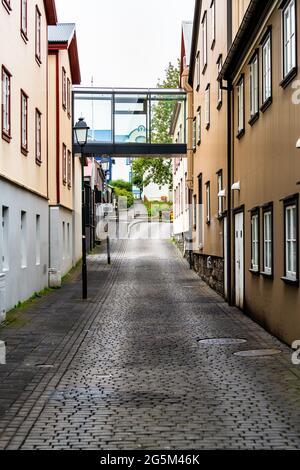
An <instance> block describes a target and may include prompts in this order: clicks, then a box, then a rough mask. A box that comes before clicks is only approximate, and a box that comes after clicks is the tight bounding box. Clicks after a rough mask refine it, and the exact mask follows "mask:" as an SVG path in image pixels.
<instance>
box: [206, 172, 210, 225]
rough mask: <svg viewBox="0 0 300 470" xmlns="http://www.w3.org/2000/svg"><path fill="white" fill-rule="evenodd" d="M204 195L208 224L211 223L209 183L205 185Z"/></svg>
mask: <svg viewBox="0 0 300 470" xmlns="http://www.w3.org/2000/svg"><path fill="white" fill-rule="evenodd" d="M205 193H206V223H207V224H210V221H211V204H210V181H208V182H207V183H206V185H205Z"/></svg>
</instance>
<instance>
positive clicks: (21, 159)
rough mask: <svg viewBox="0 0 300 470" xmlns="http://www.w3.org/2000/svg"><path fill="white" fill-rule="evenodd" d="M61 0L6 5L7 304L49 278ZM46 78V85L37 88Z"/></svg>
mask: <svg viewBox="0 0 300 470" xmlns="http://www.w3.org/2000/svg"><path fill="white" fill-rule="evenodd" d="M56 21H57V19H56V10H55V4H54V1H48V0H47V1H46V0H45V1H43V0H36V1H35V2H31V1H25V0H24V1H18V2H15V1H9V0H3V1H2V2H1V3H0V31H1V37H2V45H1V48H0V67H1V97H0V102H1V135H0V219H1V225H0V227H1V228H0V274H1V279H2V283H3V287H2V289H1V294H0V297H1V298H0V305H5V308H6V309H10V308H12V307H14V305H15V304H17V303H18V302H19V301H22V300H25V299H27V298H28V297H30V296H31V295H32V294H33V293H34V292H36V291H40V290H41V289H43V288H44V287H45V286H47V284H48V195H49V190H48V178H47V172H48V151H47V133H48V129H47V105H48V97H47V57H48V32H47V28H48V25H53V24H55V23H56ZM37 84H38V86H37Z"/></svg>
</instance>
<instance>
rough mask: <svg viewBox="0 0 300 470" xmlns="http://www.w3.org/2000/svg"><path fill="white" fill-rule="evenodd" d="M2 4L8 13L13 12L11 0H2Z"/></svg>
mask: <svg viewBox="0 0 300 470" xmlns="http://www.w3.org/2000/svg"><path fill="white" fill-rule="evenodd" d="M2 3H3V5H4V6H5V8H6V10H7V11H8V13H9V12H10V11H11V9H12V8H11V4H10V0H2Z"/></svg>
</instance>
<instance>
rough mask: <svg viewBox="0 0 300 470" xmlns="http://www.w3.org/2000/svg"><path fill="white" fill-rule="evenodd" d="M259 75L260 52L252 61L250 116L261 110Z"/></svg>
mask: <svg viewBox="0 0 300 470" xmlns="http://www.w3.org/2000/svg"><path fill="white" fill-rule="evenodd" d="M258 86H259V76H258V52H256V53H255V55H254V57H253V59H252V61H251V62H250V117H251V119H252V118H253V117H254V116H256V115H257V114H258V112H259V88H258Z"/></svg>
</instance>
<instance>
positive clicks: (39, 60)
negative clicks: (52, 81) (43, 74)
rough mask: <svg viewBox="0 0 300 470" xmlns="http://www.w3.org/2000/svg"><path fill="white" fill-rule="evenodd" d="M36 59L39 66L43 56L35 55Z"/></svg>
mask: <svg viewBox="0 0 300 470" xmlns="http://www.w3.org/2000/svg"><path fill="white" fill-rule="evenodd" d="M35 61H36V63H37V64H38V66H39V67H40V66H41V65H42V61H41V58H40V57H39V56H37V55H35Z"/></svg>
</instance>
